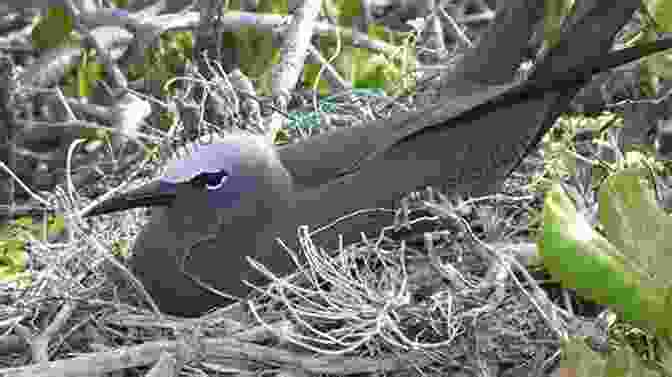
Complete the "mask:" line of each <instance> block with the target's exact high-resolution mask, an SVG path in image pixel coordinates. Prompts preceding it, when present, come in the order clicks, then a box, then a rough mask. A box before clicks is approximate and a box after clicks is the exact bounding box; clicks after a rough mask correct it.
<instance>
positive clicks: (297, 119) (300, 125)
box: [287, 88, 385, 130]
mask: <svg viewBox="0 0 672 377" xmlns="http://www.w3.org/2000/svg"><path fill="white" fill-rule="evenodd" d="M352 94H353V95H355V96H356V97H381V96H384V95H385V91H384V90H382V89H379V88H377V89H353V90H352ZM336 99H337V96H329V97H325V98H324V99H322V100H321V101H320V104H319V106H320V111H321V112H324V113H332V114H333V113H335V112H336V111H337V110H338V106H337V104H336V102H335V101H336ZM319 126H320V114H319V113H318V112H316V111H310V112H304V111H290V112H289V122H288V124H287V128H289V129H292V130H298V129H302V130H309V129H310V130H312V129H316V128H318V127H319Z"/></svg>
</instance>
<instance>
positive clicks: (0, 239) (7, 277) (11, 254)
mask: <svg viewBox="0 0 672 377" xmlns="http://www.w3.org/2000/svg"><path fill="white" fill-rule="evenodd" d="M64 229H65V221H64V219H63V217H62V216H58V217H51V218H49V222H48V224H47V233H48V234H58V233H61V232H63V230H64ZM42 230H43V225H42V223H40V224H33V220H32V219H31V218H30V217H22V218H19V219H17V220H15V221H14V222H13V223H10V224H9V225H6V226H4V227H2V229H0V281H4V282H7V281H15V280H18V279H21V278H23V277H24V274H23V272H24V271H25V269H26V264H27V255H26V251H25V241H23V239H22V238H23V237H21V235H22V233H25V232H28V233H30V234H32V236H33V237H36V238H41V236H42Z"/></svg>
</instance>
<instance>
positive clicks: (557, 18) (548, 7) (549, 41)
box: [544, 0, 574, 48]
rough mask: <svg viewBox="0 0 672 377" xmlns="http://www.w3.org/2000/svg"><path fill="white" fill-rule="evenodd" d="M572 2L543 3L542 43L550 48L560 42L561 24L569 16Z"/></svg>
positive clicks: (558, 0)
mask: <svg viewBox="0 0 672 377" xmlns="http://www.w3.org/2000/svg"><path fill="white" fill-rule="evenodd" d="M573 6H574V0H546V1H545V2H544V41H545V42H546V45H547V46H548V47H549V48H550V47H553V46H555V44H556V43H558V41H559V40H560V32H561V31H562V22H563V21H564V19H565V17H566V16H567V15H569V13H570V11H571V9H572V7H573Z"/></svg>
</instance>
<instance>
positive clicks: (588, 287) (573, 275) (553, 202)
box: [538, 184, 672, 331]
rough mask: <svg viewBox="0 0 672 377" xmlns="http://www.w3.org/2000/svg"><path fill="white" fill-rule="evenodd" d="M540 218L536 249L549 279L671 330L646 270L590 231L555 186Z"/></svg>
mask: <svg viewBox="0 0 672 377" xmlns="http://www.w3.org/2000/svg"><path fill="white" fill-rule="evenodd" d="M543 222H544V224H543V235H542V238H541V239H540V240H539V242H538V246H539V252H540V255H541V257H542V259H543V262H544V265H545V266H546V268H547V269H548V271H549V272H550V273H551V275H552V276H553V277H554V278H556V279H559V280H560V281H561V282H562V283H563V285H565V286H566V287H568V288H573V289H575V290H576V291H577V292H578V293H579V294H580V295H582V296H584V297H587V298H590V299H593V300H594V301H596V302H598V303H601V304H604V305H609V306H611V308H612V309H614V310H615V311H616V312H618V313H619V314H621V316H622V318H623V319H624V320H626V321H630V322H633V323H634V324H635V325H638V326H641V327H644V328H647V329H651V330H663V331H668V329H672V323H671V322H672V321H670V318H669V314H667V315H666V313H665V312H666V310H665V309H666V296H667V290H666V288H665V287H661V286H656V285H654V284H653V281H652V280H651V279H650V278H649V276H648V274H646V273H645V272H643V271H642V270H641V269H640V268H639V267H638V266H636V265H635V264H633V263H632V262H631V261H630V260H629V259H628V258H626V257H625V256H624V255H623V254H622V253H621V252H620V251H619V250H618V249H617V248H616V247H615V246H614V245H613V244H611V243H610V242H609V241H607V240H606V239H605V238H604V237H602V236H601V235H600V234H599V233H597V232H595V230H593V229H592V228H591V227H590V225H589V224H588V223H587V222H586V220H585V219H584V218H583V216H581V215H579V214H578V213H577V212H576V208H575V207H574V204H573V203H572V202H571V200H570V199H569V198H568V197H567V195H565V193H564V191H563V190H562V188H561V187H560V185H559V184H554V185H553V187H552V188H551V189H550V190H549V192H548V193H547V194H546V198H545V200H544V209H543Z"/></svg>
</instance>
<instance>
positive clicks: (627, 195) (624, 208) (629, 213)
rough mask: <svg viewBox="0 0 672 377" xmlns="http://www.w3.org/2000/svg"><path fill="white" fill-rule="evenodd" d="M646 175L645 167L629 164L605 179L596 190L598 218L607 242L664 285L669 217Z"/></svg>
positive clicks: (671, 249) (670, 245)
mask: <svg viewBox="0 0 672 377" xmlns="http://www.w3.org/2000/svg"><path fill="white" fill-rule="evenodd" d="M628 155H632V154H628ZM649 177H650V173H649V171H648V169H646V168H644V167H641V166H633V167H629V168H626V169H623V170H621V171H619V172H618V173H616V174H614V175H612V176H610V177H609V178H607V180H606V181H605V182H604V183H603V184H602V186H601V187H600V190H599V193H598V197H599V219H600V222H601V223H602V225H603V226H604V232H605V235H606V237H607V238H608V239H609V241H610V242H612V243H613V244H614V245H615V246H616V247H617V248H618V249H619V250H621V251H622V252H623V254H624V255H625V256H626V257H627V258H628V259H629V260H630V261H631V262H632V263H634V264H636V265H637V266H640V268H641V269H642V270H643V271H645V272H646V274H647V275H648V276H650V277H651V278H652V279H654V281H655V284H656V285H658V286H665V285H667V284H669V282H670V281H671V280H672V275H671V274H670V268H669V266H671V265H672V220H671V219H670V217H669V216H668V215H667V214H666V213H665V211H663V209H662V208H660V207H659V206H658V203H657V201H656V196H655V191H654V187H653V184H652V183H651V182H650V180H649Z"/></svg>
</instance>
